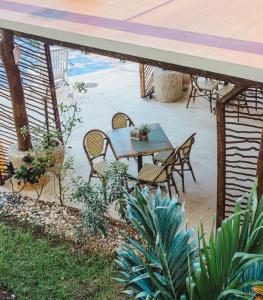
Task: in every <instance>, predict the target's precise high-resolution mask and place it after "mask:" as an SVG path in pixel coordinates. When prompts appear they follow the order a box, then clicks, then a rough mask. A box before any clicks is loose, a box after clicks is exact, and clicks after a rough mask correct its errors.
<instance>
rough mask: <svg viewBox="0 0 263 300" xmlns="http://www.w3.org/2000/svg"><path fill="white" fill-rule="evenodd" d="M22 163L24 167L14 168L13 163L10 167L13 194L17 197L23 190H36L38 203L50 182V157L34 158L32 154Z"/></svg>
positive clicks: (25, 157)
mask: <svg viewBox="0 0 263 300" xmlns="http://www.w3.org/2000/svg"><path fill="white" fill-rule="evenodd" d="M22 161H23V165H21V166H20V167H18V168H14V166H13V164H12V163H10V164H9V166H8V172H9V174H10V177H11V179H10V181H11V187H12V193H13V195H17V194H20V192H22V191H23V190H26V191H30V190H35V191H36V193H37V198H36V202H37V201H38V200H39V199H40V196H41V194H42V191H43V188H44V186H45V185H46V184H47V183H48V181H49V175H48V169H49V167H50V164H51V162H50V160H49V157H41V158H34V157H32V156H31V155H30V154H27V155H25V156H24V157H23V159H22ZM13 179H15V181H13Z"/></svg>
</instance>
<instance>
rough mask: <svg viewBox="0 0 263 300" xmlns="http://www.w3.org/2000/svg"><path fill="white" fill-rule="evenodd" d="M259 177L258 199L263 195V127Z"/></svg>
mask: <svg viewBox="0 0 263 300" xmlns="http://www.w3.org/2000/svg"><path fill="white" fill-rule="evenodd" d="M257 177H258V199H260V198H261V197H262V196H263V128H262V134H261V142H260V149H259V155H258V166H257Z"/></svg>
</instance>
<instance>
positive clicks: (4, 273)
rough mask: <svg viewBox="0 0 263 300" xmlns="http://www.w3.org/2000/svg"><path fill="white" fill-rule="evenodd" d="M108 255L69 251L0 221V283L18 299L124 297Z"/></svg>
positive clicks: (100, 298)
mask: <svg viewBox="0 0 263 300" xmlns="http://www.w3.org/2000/svg"><path fill="white" fill-rule="evenodd" d="M115 270H116V266H115V264H114V262H113V260H112V259H107V258H104V257H101V256H99V255H97V254H92V255H89V256H85V255H80V254H79V255H78V254H72V253H70V251H69V250H68V249H67V248H66V247H64V246H57V247H52V246H51V245H50V242H49V240H48V238H44V237H42V238H37V239H35V238H34V236H33V234H32V232H31V231H30V230H29V231H26V232H25V231H22V230H21V229H19V228H14V227H10V226H7V225H4V224H2V223H0V285H3V286H5V287H7V288H10V289H12V290H13V291H14V293H15V294H16V296H17V297H18V299H34V300H38V299H39V300H40V299H41V300H42V299H56V300H57V299H94V300H96V299H98V300H106V299H114V300H116V299H124V297H123V296H120V295H119V287H118V285H117V284H116V283H115V282H114V281H113V280H112V277H114V276H116V273H115V272H116V271H115Z"/></svg>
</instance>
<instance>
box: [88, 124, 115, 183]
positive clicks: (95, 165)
mask: <svg viewBox="0 0 263 300" xmlns="http://www.w3.org/2000/svg"><path fill="white" fill-rule="evenodd" d="M109 146H110V147H111V144H110V140H109V138H108V137H107V135H106V134H105V133H104V132H103V131H101V130H99V129H93V130H90V131H88V132H87V133H86V134H85V136H84V139H83V147H84V150H85V152H86V155H87V158H88V161H89V164H90V168H91V170H90V175H89V180H90V179H91V178H92V177H95V178H99V179H101V180H103V179H104V176H105V173H106V170H107V166H108V165H109V164H110V163H111V161H110V160H106V154H107V150H108V147H109ZM111 150H112V152H113V154H114V151H113V149H112V147H111ZM114 155H115V154H114Z"/></svg>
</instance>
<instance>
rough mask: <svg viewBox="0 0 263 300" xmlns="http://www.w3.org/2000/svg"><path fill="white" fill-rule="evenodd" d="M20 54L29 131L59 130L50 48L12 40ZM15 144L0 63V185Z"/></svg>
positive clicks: (30, 41) (3, 72)
mask: <svg viewBox="0 0 263 300" xmlns="http://www.w3.org/2000/svg"><path fill="white" fill-rule="evenodd" d="M15 44H16V45H18V46H19V48H20V51H21V59H20V61H19V69H20V74H21V78H22V86H23V90H24V97H25V104H26V111H27V116H28V121H29V129H32V128H36V127H38V128H40V129H41V130H42V131H43V132H48V131H50V130H52V129H58V130H60V120H59V113H58V107H57V99H56V91H55V84H54V80H53V73H52V65H51V58H50V50H49V45H48V44H46V43H43V42H39V41H34V40H31V39H27V38H21V37H15ZM16 142H17V135H16V128H15V124H14V118H13V109H12V102H11V97H10V91H9V85H8V80H7V74H6V71H5V68H4V66H3V63H2V60H1V59H0V184H3V183H4V181H5V179H7V177H8V174H7V165H8V155H7V153H8V148H9V147H10V146H11V145H12V144H14V143H16Z"/></svg>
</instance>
